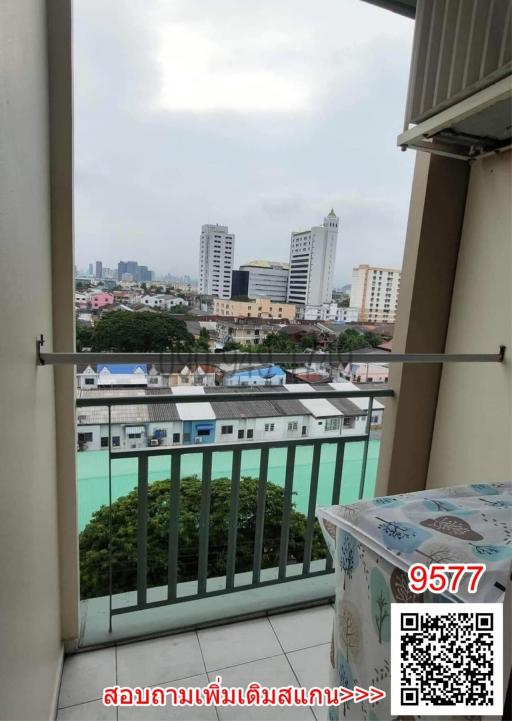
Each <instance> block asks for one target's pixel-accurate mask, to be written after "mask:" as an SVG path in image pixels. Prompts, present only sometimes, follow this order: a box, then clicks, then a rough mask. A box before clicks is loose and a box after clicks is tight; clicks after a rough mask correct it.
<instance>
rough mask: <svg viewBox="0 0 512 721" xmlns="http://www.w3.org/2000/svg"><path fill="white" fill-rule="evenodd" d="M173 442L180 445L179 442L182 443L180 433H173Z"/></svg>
mask: <svg viewBox="0 0 512 721" xmlns="http://www.w3.org/2000/svg"><path fill="white" fill-rule="evenodd" d="M172 442H173V443H179V442H180V434H179V433H173V434H172Z"/></svg>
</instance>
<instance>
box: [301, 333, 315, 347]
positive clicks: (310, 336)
mask: <svg viewBox="0 0 512 721" xmlns="http://www.w3.org/2000/svg"><path fill="white" fill-rule="evenodd" d="M316 346H317V336H316V335H315V334H314V333H306V335H304V336H302V338H301V339H300V341H299V347H300V348H301V349H305V348H316Z"/></svg>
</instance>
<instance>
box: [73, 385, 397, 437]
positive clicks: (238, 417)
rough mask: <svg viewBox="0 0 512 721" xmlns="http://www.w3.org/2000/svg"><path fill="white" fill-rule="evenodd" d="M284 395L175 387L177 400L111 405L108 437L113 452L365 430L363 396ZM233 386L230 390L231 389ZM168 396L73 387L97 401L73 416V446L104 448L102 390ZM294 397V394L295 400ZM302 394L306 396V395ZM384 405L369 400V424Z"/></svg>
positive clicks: (299, 388) (299, 390)
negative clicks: (228, 395)
mask: <svg viewBox="0 0 512 721" xmlns="http://www.w3.org/2000/svg"><path fill="white" fill-rule="evenodd" d="M331 386H332V388H333V389H334V390H354V391H357V390H358V388H357V386H355V385H353V384H352V383H332V384H331ZM283 388H285V389H286V390H287V391H288V392H289V393H290V398H289V399H288V398H287V399H285V400H279V401H273V400H267V399H266V398H265V391H267V390H270V389H269V388H265V387H261V388H259V389H258V390H259V391H261V393H262V397H261V400H260V399H258V400H253V401H245V400H244V401H242V400H240V401H221V400H220V398H219V400H218V401H217V400H215V396H217V395H220V394H222V393H225V392H226V391H227V389H225V388H211V389H209V391H208V400H205V401H204V402H202V401H201V402H198V403H180V402H179V397H180V395H184V394H187V395H188V394H199V395H201V394H204V393H205V391H204V389H203V388H201V387H197V386H196V387H190V388H184V387H175V388H173V389H172V395H173V396H176V401H175V402H172V401H167V400H166V402H165V403H159V404H152V403H147V404H146V403H144V402H142V403H140V404H135V403H134V404H133V405H125V406H112V411H111V413H112V425H111V429H110V442H111V445H112V448H113V449H114V450H115V449H132V448H145V447H148V446H176V445H195V444H198V443H216V444H223V443H225V444H231V443H238V442H239V443H244V442H247V441H255V442H258V441H283V440H293V439H299V438H307V437H311V438H325V437H335V436H340V435H363V434H364V433H365V432H366V423H367V413H368V398H351V399H348V398H333V399H327V398H315V388H314V387H313V386H308V385H305V384H304V385H299V384H292V385H288V384H286V385H285V386H283ZM232 391H233V389H230V392H232ZM155 393H166V391H165V390H158V389H155V390H153V389H145V388H139V389H137V388H135V389H127V388H124V389H112V388H110V389H108V390H106V389H104V390H102V391H98V389H96V390H94V389H92V390H79V391H78V396H79V397H81V398H84V397H86V398H87V397H89V398H90V397H95V396H97V397H98V406H97V407H96V406H94V407H89V406H88V407H85V408H84V407H82V408H79V409H78V414H77V430H78V434H77V447H78V450H80V451H90V450H106V449H108V447H109V427H108V411H107V408H106V407H105V406H104V405H103V406H102V405H101V403H100V401H101V398H102V397H105V395H108V396H110V397H112V395H113V396H114V397H121V396H126V395H134V396H147V395H152V394H155ZM298 394H300V396H301V397H300V399H299V398H297V397H294V395H295V396H297V395H298ZM304 396H306V397H304ZM383 410H384V406H383V405H382V403H380V402H379V401H377V399H374V401H373V409H372V418H371V427H372V428H379V427H380V426H381V424H382V416H383Z"/></svg>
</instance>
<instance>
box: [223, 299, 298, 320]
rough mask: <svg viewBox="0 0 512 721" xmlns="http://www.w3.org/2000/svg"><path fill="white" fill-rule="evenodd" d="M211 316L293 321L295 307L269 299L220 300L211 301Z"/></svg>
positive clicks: (291, 304)
mask: <svg viewBox="0 0 512 721" xmlns="http://www.w3.org/2000/svg"><path fill="white" fill-rule="evenodd" d="M213 314H214V315H225V316H230V317H232V318H272V319H274V318H277V319H283V320H295V305H293V303H278V302H274V301H272V300H270V299H269V298H256V299H255V300H249V301H247V302H246V301H241V300H222V299H221V298H214V299H213Z"/></svg>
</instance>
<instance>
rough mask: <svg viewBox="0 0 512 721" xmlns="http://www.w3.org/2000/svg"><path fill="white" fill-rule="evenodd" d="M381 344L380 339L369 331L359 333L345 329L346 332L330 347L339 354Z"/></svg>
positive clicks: (351, 329)
mask: <svg viewBox="0 0 512 721" xmlns="http://www.w3.org/2000/svg"><path fill="white" fill-rule="evenodd" d="M381 342H382V339H381V338H380V336H378V335H375V333H370V332H369V331H367V332H364V333H360V332H359V331H358V330H356V329H355V328H347V330H346V331H344V332H343V333H341V334H340V335H339V336H338V338H337V339H336V341H335V342H334V343H333V345H332V346H331V347H332V350H337V351H340V352H341V353H350V352H351V351H354V350H358V349H359V348H368V346H371V347H375V346H378V345H379V343H381Z"/></svg>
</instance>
